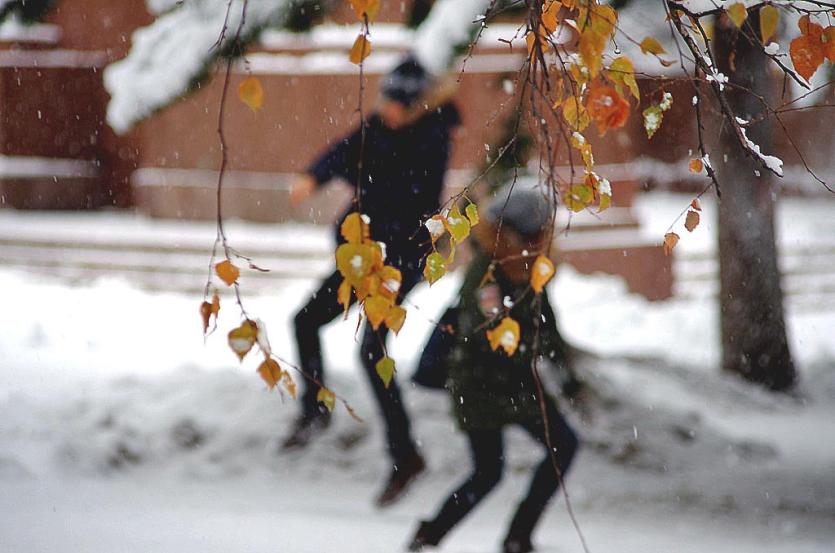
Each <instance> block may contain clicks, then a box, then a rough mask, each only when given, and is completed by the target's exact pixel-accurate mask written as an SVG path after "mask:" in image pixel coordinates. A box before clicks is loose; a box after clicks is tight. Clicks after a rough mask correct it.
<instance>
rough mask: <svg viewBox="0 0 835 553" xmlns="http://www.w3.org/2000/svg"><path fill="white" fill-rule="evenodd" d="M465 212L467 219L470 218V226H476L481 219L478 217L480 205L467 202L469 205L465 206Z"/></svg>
mask: <svg viewBox="0 0 835 553" xmlns="http://www.w3.org/2000/svg"><path fill="white" fill-rule="evenodd" d="M464 214H465V215H466V216H467V219H469V220H470V226H471V227H474V226H476V225H477V224H478V222H479V221H480V219H479V217H478V207H477V206H476V205H475V204H473V203H470V204H467V207H465V208H464Z"/></svg>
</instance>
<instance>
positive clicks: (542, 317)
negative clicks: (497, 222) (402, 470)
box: [447, 252, 565, 430]
mask: <svg viewBox="0 0 835 553" xmlns="http://www.w3.org/2000/svg"><path fill="white" fill-rule="evenodd" d="M489 265H490V260H489V259H488V258H487V257H486V256H485V255H484V254H482V253H480V252H476V254H475V258H474V259H473V261H472V262H471V263H470V265H469V267H468V269H467V272H466V275H465V277H464V284H463V285H462V287H461V291H460V296H459V308H460V312H459V315H458V325H457V328H456V343H455V346H454V347H453V350H452V353H451V354H450V360H449V380H448V382H447V387H448V389H449V391H450V393H451V394H452V402H453V409H454V412H455V415H456V417H457V419H458V422H459V425H460V426H461V428H462V429H464V430H475V429H491V428H499V427H501V426H504V425H506V424H512V423H517V422H521V421H523V420H527V419H530V418H532V417H538V416H539V415H540V408H539V399H538V397H537V394H536V384H535V381H534V378H533V375H532V373H531V361H532V358H533V351H534V338H535V335H536V328H535V321H536V319H537V317H538V318H539V348H538V351H539V353H540V355H545V356H547V357H549V358H551V359H552V360H554V361H558V360H560V359H563V358H564V356H565V351H564V349H563V348H564V346H563V344H562V341H561V340H560V338H559V334H558V333H557V326H556V321H555V319H554V312H553V310H552V309H551V304H550V303H549V301H548V294H547V292H543V293H542V294H540V295H539V297H538V298H537V296H536V295H535V294H534V293H533V290H530V289H528V290H527V293H524V292H525V289H526V288H529V287H528V286H527V284H523V285H514V284H513V283H511V282H510V281H509V280H508V279H507V277H506V276H505V275H503V274H502V273H501V270H500V268H498V267H497V268H496V269H495V270H494V272H493V275H494V277H495V282H494V283H488V284H486V285H485V286H483V287H481V288H480V287H479V285H480V284H482V280H483V277H484V275H485V273H486V272H487V269H488V267H489ZM523 293H524V296H522V294H523ZM496 296H498V305H496V301H492V302H491V301H490V298H495V297H496ZM520 296H522V298H521V299H519V300H518V301H517V302H516V303H515V304H514V305H513V306H512V308H511V309H510V310H509V313H506V314H507V315H509V316H510V317H512V318H513V319H515V320H516V321H517V322H518V323H519V325H520V330H521V337H520V341H519V347H518V348H517V350H516V352H515V353H514V354H513V356H511V357H508V356H507V354H506V353H505V352H504V350H502V349H501V348H499V349H497V350H496V351H493V350H492V349H491V348H490V343H489V341H488V340H487V336H486V331H487V330H488V329H491V328H493V327H495V326H497V325H498V324H499V323H500V322H501V320H502V319H503V318H504V315H505V314H504V312H505V307H504V306H503V301H502V300H503V298H505V297H509V298H511V299H513V298H518V297H520ZM540 305H541V314H540V307H539V306H540ZM493 307H497V308H498V316H496V315H495V314H493V310H492V309H491V308H493ZM491 319H493V320H491ZM487 321H490V322H489V323H487ZM485 323H487V324H485Z"/></svg>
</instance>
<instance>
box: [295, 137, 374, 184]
mask: <svg viewBox="0 0 835 553" xmlns="http://www.w3.org/2000/svg"><path fill="white" fill-rule="evenodd" d="M361 140H362V133H361V130H360V129H359V128H357V129H355V130H354V131H353V132H351V134H349V135H347V136H346V137H345V138H343V139H342V140H340V141H339V142H337V143H336V144H334V145H333V146H332V147H331V148H330V149H329V150H327V151H326V152H324V153H323V154H322V155H321V156H319V158H318V159H317V160H316V161H314V162H313V164H312V165H310V167H308V169H307V171H306V173H307V174H308V175H310V176H311V177H313V178H314V179H315V184H316V186H322V185H323V184H325V183H326V182H328V181H329V180H331V179H334V178H337V177H339V178H342V179H344V180H345V181H346V182H347V183H348V184H350V185H351V186H356V185H357V182H356V181H357V163H358V162H359V150H360V141H361Z"/></svg>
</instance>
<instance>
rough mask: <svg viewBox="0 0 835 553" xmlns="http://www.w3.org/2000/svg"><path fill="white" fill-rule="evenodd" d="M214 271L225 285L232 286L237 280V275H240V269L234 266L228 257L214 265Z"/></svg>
mask: <svg viewBox="0 0 835 553" xmlns="http://www.w3.org/2000/svg"><path fill="white" fill-rule="evenodd" d="M215 272H216V273H217V276H219V277H220V280H222V281H223V282H225V283H226V285H227V286H232V285H233V284H234V283H235V282H236V281H237V280H238V277H239V276H241V270H240V269H238V268H237V267H235V265H233V264H232V262H231V261H229V260H228V259H227V260H225V261H221V262H220V263H218V264H217V265H215Z"/></svg>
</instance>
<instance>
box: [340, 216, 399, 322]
mask: <svg viewBox="0 0 835 553" xmlns="http://www.w3.org/2000/svg"><path fill="white" fill-rule="evenodd" d="M340 233H341V234H342V237H343V238H344V239H345V243H344V244H342V245H340V246H339V247H338V248H337V249H336V268H337V270H339V272H340V274H341V275H342V278H343V281H342V284H340V286H339V290H337V293H336V296H337V301H338V302H339V303H340V304H341V305H342V306H343V307H344V308H345V311H347V310H348V307H350V305H351V300H352V294H355V295H356V298H357V300H358V301H360V302H362V304H363V309H364V311H365V316H366V317H368V322H369V323H370V324H371V326H372V327H373V328H374V330H377V329H378V328H380V325H381V324H384V323H385V325H386V326H387V327H388V328H390V329H391V330H393V331H394V332H395V333H397V332H400V329H401V328H402V327H403V323H404V322H405V320H406V310H405V309H403V308H402V307H400V306H399V305H397V297H398V294H399V291H400V286H401V284H402V282H403V276H402V275H401V273H400V271H399V270H398V269H396V268H395V267H392V266H390V265H386V264H385V254H384V250H383V246H381V245H380V243H379V242H375V241H374V240H372V239H371V232H370V228H369V222H368V220H367V219H366V218H364V216H363V215H360V214H359V213H351V214H350V215H348V217H346V218H345V221H343V223H342V226H341V227H340Z"/></svg>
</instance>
